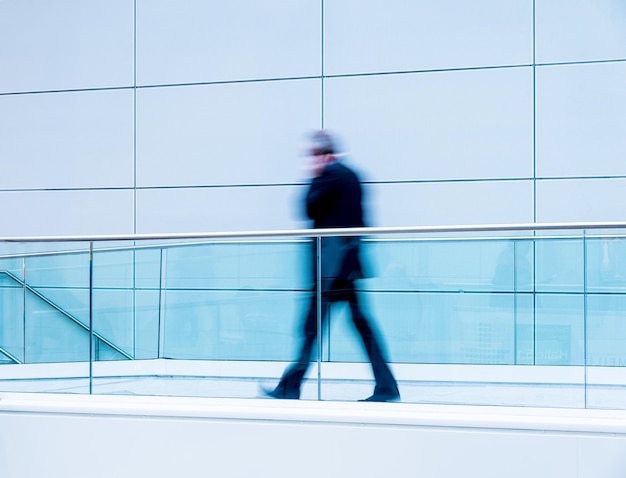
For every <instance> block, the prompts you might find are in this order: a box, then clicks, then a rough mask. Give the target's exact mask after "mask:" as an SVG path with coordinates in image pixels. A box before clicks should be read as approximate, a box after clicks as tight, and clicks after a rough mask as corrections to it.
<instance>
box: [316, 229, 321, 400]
mask: <svg viewBox="0 0 626 478" xmlns="http://www.w3.org/2000/svg"><path fill="white" fill-rule="evenodd" d="M315 241H316V244H315V246H316V247H315V261H316V268H315V269H316V278H315V279H316V280H315V282H316V287H315V289H316V290H315V294H316V297H315V300H316V303H317V307H316V309H317V399H318V400H321V399H322V238H321V236H316V238H315Z"/></svg>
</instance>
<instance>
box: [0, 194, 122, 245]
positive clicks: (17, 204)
mask: <svg viewBox="0 0 626 478" xmlns="http://www.w3.org/2000/svg"><path fill="white" fill-rule="evenodd" d="M0 224H1V226H0V236H5V237H7V236H57V235H89V234H130V233H132V232H133V192H132V190H108V191H107V190H86V191H20V192H0Z"/></svg>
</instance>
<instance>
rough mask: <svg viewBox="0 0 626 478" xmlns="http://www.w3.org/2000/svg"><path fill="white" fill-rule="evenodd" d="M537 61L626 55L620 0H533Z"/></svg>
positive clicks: (625, 18)
mask: <svg viewBox="0 0 626 478" xmlns="http://www.w3.org/2000/svg"><path fill="white" fill-rule="evenodd" d="M535 5H536V6H535V8H536V51H537V62H538V63H546V62H561V61H581V60H611V59H617V58H621V59H624V58H626V27H625V25H626V2H624V1H623V0H536V2H535Z"/></svg>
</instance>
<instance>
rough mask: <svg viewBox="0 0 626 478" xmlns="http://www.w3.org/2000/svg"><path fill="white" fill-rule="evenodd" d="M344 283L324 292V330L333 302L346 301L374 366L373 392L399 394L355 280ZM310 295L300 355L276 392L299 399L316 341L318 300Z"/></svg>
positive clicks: (286, 372) (322, 302) (288, 369)
mask: <svg viewBox="0 0 626 478" xmlns="http://www.w3.org/2000/svg"><path fill="white" fill-rule="evenodd" d="M335 282H337V281H335ZM341 282H342V283H341V284H336V283H335V284H333V286H332V287H331V288H330V290H329V291H327V292H324V293H322V299H321V307H322V321H321V322H322V326H323V327H324V324H326V323H327V322H328V320H327V319H328V311H329V308H330V306H331V304H332V303H335V302H343V301H345V302H347V303H348V305H349V307H350V313H351V315H352V322H353V323H354V326H355V327H356V330H357V332H358V333H359V335H360V337H361V340H362V341H363V345H364V347H365V351H366V353H367V356H368V357H369V360H370V363H371V365H372V372H373V374H374V379H375V380H376V388H375V389H374V393H377V392H397V390H398V385H397V383H396V380H395V378H394V377H393V374H392V373H391V370H390V369H389V366H388V365H387V362H386V360H385V357H384V352H383V350H382V346H381V342H380V339H379V338H378V334H377V332H376V331H375V330H374V328H373V326H372V325H371V324H370V323H369V321H368V320H367V318H366V317H365V314H363V311H362V309H361V307H360V305H359V298H358V294H357V292H356V290H355V287H354V281H351V280H346V281H341ZM311 295H312V297H311V305H310V307H309V310H308V312H307V314H306V316H305V318H304V324H303V330H302V333H303V334H302V347H301V349H300V354H299V356H298V359H297V360H296V361H295V362H294V363H293V364H291V365H290V366H289V367H288V368H287V370H286V371H285V373H284V374H283V376H282V378H281V379H280V382H279V384H278V386H277V387H276V392H277V393H279V394H281V395H283V396H285V397H286V398H299V397H300V386H301V385H302V379H303V378H304V375H305V373H306V371H307V370H308V368H309V365H310V363H311V355H312V352H313V347H314V345H315V343H316V340H317V335H318V334H317V302H318V301H317V296H316V294H315V293H314V294H311Z"/></svg>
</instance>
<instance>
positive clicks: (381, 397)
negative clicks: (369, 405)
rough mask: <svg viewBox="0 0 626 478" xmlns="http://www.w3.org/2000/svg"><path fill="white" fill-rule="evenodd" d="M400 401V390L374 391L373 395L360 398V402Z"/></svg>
mask: <svg viewBox="0 0 626 478" xmlns="http://www.w3.org/2000/svg"><path fill="white" fill-rule="evenodd" d="M399 401H400V392H398V391H397V390H389V391H384V392H381V391H379V392H377V391H374V394H373V395H372V396H371V397H367V398H365V399H363V400H359V402H399Z"/></svg>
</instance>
